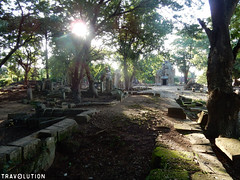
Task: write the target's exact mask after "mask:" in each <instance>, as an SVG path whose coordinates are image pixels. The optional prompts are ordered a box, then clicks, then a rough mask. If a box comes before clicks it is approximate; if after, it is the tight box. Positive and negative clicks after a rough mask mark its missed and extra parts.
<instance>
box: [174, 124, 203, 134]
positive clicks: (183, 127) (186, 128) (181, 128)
mask: <svg viewBox="0 0 240 180" xmlns="http://www.w3.org/2000/svg"><path fill="white" fill-rule="evenodd" d="M174 128H175V129H176V130H177V131H178V132H179V133H183V134H184V133H193V132H196V133H197V132H202V129H201V127H200V126H199V125H197V124H195V125H190V124H185V123H183V124H179V123H175V124H174Z"/></svg>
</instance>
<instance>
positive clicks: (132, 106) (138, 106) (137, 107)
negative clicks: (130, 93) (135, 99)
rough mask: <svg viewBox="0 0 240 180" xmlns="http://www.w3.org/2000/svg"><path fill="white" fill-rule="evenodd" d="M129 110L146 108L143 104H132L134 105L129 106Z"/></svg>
mask: <svg viewBox="0 0 240 180" xmlns="http://www.w3.org/2000/svg"><path fill="white" fill-rule="evenodd" d="M128 108H130V109H144V107H143V106H142V105H141V104H132V105H129V106H128Z"/></svg>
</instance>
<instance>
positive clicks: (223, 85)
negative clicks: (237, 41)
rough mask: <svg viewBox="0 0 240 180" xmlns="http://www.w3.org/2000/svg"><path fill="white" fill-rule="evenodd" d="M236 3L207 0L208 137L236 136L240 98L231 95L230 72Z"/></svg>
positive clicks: (232, 61)
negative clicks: (231, 32) (208, 48)
mask: <svg viewBox="0 0 240 180" xmlns="http://www.w3.org/2000/svg"><path fill="white" fill-rule="evenodd" d="M237 2H238V0H231V2H228V1H225V0H209V3H210V8H211V16H212V24H213V29H212V30H210V29H208V28H207V27H206V26H205V24H204V23H203V22H202V21H201V20H199V22H200V24H201V25H202V27H203V28H204V29H205V31H206V33H207V35H208V38H209V42H210V45H211V48H210V52H209V56H208V70H207V82H208V91H209V99H208V102H207V108H208V123H207V126H206V132H207V135H208V136H210V137H218V136H219V135H221V136H225V137H235V136H236V133H237V131H236V127H237V121H238V111H239V97H238V96H237V95H236V94H235V93H233V87H232V69H233V63H234V56H233V51H232V47H231V44H230V35H229V28H228V26H229V23H230V19H231V16H232V14H233V11H234V9H235V7H236V4H237Z"/></svg>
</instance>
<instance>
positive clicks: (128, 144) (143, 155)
mask: <svg viewBox="0 0 240 180" xmlns="http://www.w3.org/2000/svg"><path fill="white" fill-rule="evenodd" d="M170 104H171V101H169V100H168V99H165V98H160V97H152V96H144V95H141V96H137V95H135V96H130V97H128V98H126V99H125V100H124V101H123V102H122V103H119V104H117V105H115V106H111V107H101V108H99V107H98V108H99V109H100V110H101V111H100V113H99V114H97V115H96V116H95V117H94V118H92V119H91V121H90V123H88V124H83V125H80V126H79V132H78V133H76V134H75V135H74V136H73V137H72V138H71V139H70V140H68V141H66V142H63V143H61V144H59V146H58V149H57V154H56V158H55V161H54V164H53V166H52V167H51V168H50V169H49V170H48V171H47V175H46V176H47V177H48V178H50V177H52V179H55V178H56V177H57V178H64V179H104V180H105V179H120V180H122V179H124V180H125V179H145V178H146V176H147V175H148V173H149V171H150V169H151V156H152V152H153V150H154V147H155V145H156V143H157V144H158V145H161V146H166V147H168V148H169V149H176V150H184V151H191V150H192V149H191V144H190V143H189V141H188V140H187V139H185V137H184V136H182V135H181V134H179V133H178V132H176V131H175V130H174V128H173V122H174V121H176V120H175V119H172V118H169V117H167V116H166V114H167V107H168V106H169V105H170Z"/></svg>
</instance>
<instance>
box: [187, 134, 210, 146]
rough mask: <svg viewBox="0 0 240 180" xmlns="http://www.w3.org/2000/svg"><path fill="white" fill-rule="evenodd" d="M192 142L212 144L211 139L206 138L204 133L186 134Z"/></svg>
mask: <svg viewBox="0 0 240 180" xmlns="http://www.w3.org/2000/svg"><path fill="white" fill-rule="evenodd" d="M185 136H186V137H187V138H188V139H189V140H190V142H191V143H192V144H208V145H211V143H210V141H209V140H208V139H206V137H205V136H204V134H202V133H191V134H188V135H185Z"/></svg>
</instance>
